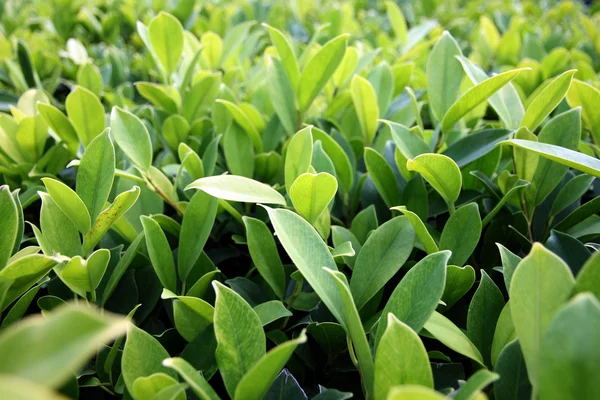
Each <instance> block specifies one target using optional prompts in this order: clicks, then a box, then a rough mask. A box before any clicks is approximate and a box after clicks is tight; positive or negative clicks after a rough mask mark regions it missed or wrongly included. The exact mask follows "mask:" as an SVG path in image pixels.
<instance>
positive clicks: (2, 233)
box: [0, 185, 21, 307]
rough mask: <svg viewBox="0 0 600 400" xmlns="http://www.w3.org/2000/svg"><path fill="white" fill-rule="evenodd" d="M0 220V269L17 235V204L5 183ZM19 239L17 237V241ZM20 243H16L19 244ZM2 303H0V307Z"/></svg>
mask: <svg viewBox="0 0 600 400" xmlns="http://www.w3.org/2000/svg"><path fill="white" fill-rule="evenodd" d="M0 221H2V227H3V229H2V230H0V271H1V270H2V269H3V268H4V267H5V266H6V264H7V262H8V259H9V258H10V256H11V254H12V253H13V249H14V248H15V242H16V241H17V239H18V236H19V214H18V208H17V204H16V202H15V199H14V198H13V196H12V194H11V192H10V189H9V188H8V186H6V185H2V186H0ZM20 241H21V240H20V239H19V242H20ZM20 244H21V243H17V246H19V245H20ZM1 306H2V305H1V304H0V307H1Z"/></svg>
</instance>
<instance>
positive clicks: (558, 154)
mask: <svg viewBox="0 0 600 400" xmlns="http://www.w3.org/2000/svg"><path fill="white" fill-rule="evenodd" d="M500 144H507V145H510V146H515V147H519V148H522V149H525V150H529V151H532V152H534V153H536V154H539V155H540V156H542V157H544V158H547V159H549V160H552V161H556V162H557V163H559V164H563V165H567V166H569V167H571V168H574V169H576V170H579V171H581V172H585V173H586V174H590V175H593V176H595V177H596V178H600V160H598V159H597V158H594V157H590V156H588V155H585V154H583V153H579V152H577V151H573V150H569V149H565V148H564V147H560V146H554V145H551V144H546V143H538V142H532V141H529V140H519V139H510V140H506V141H504V142H500Z"/></svg>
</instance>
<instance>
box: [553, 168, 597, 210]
mask: <svg viewBox="0 0 600 400" xmlns="http://www.w3.org/2000/svg"><path fill="white" fill-rule="evenodd" d="M594 179H595V178H594V177H593V176H589V175H586V174H581V175H578V176H576V177H575V178H573V179H571V180H570V181H569V182H567V184H566V185H565V186H563V187H562V188H561V189H560V192H558V195H557V196H556V198H555V199H554V202H553V203H552V210H551V211H550V216H552V217H554V216H556V215H558V214H559V213H560V212H561V211H563V210H564V209H565V208H567V207H569V206H570V205H571V204H573V203H574V202H576V201H577V200H579V199H580V198H581V196H583V195H584V194H585V192H587V191H588V190H589V189H590V186H591V184H592V182H593V181H594Z"/></svg>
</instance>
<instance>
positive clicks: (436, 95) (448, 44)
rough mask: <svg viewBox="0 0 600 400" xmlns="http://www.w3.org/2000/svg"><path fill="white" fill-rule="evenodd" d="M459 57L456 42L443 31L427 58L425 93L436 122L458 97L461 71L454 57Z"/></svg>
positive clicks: (458, 48) (459, 52) (459, 53)
mask: <svg viewBox="0 0 600 400" xmlns="http://www.w3.org/2000/svg"><path fill="white" fill-rule="evenodd" d="M460 55H462V52H461V51H460V47H459V46H458V44H457V43H456V40H454V38H453V37H452V35H450V33H448V31H445V32H444V33H443V34H442V35H441V36H440V39H439V40H438V42H437V43H436V44H435V46H433V49H432V50H431V53H429V58H427V68H426V71H427V93H429V102H430V107H431V111H432V112H433V115H434V117H435V118H436V119H437V120H438V121H441V120H442V118H443V117H444V115H445V114H446V112H447V111H448V109H449V108H450V106H451V105H452V104H453V103H454V102H455V101H456V98H457V97H458V90H459V88H460V82H461V80H462V74H463V71H462V67H461V64H460V62H459V61H458V59H457V57H456V56H460Z"/></svg>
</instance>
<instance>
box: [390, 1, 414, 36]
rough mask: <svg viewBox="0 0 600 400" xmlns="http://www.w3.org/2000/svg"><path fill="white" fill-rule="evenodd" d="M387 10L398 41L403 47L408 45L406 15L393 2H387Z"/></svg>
mask: <svg viewBox="0 0 600 400" xmlns="http://www.w3.org/2000/svg"><path fill="white" fill-rule="evenodd" d="M385 9H386V12H387V17H388V19H389V21H390V25H391V26H392V30H393V31H394V35H395V36H396V39H397V40H399V41H400V43H401V44H402V45H406V42H407V40H408V30H407V27H406V20H405V19H404V15H402V10H400V7H398V6H397V5H396V3H394V2H393V1H386V2H385Z"/></svg>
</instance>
